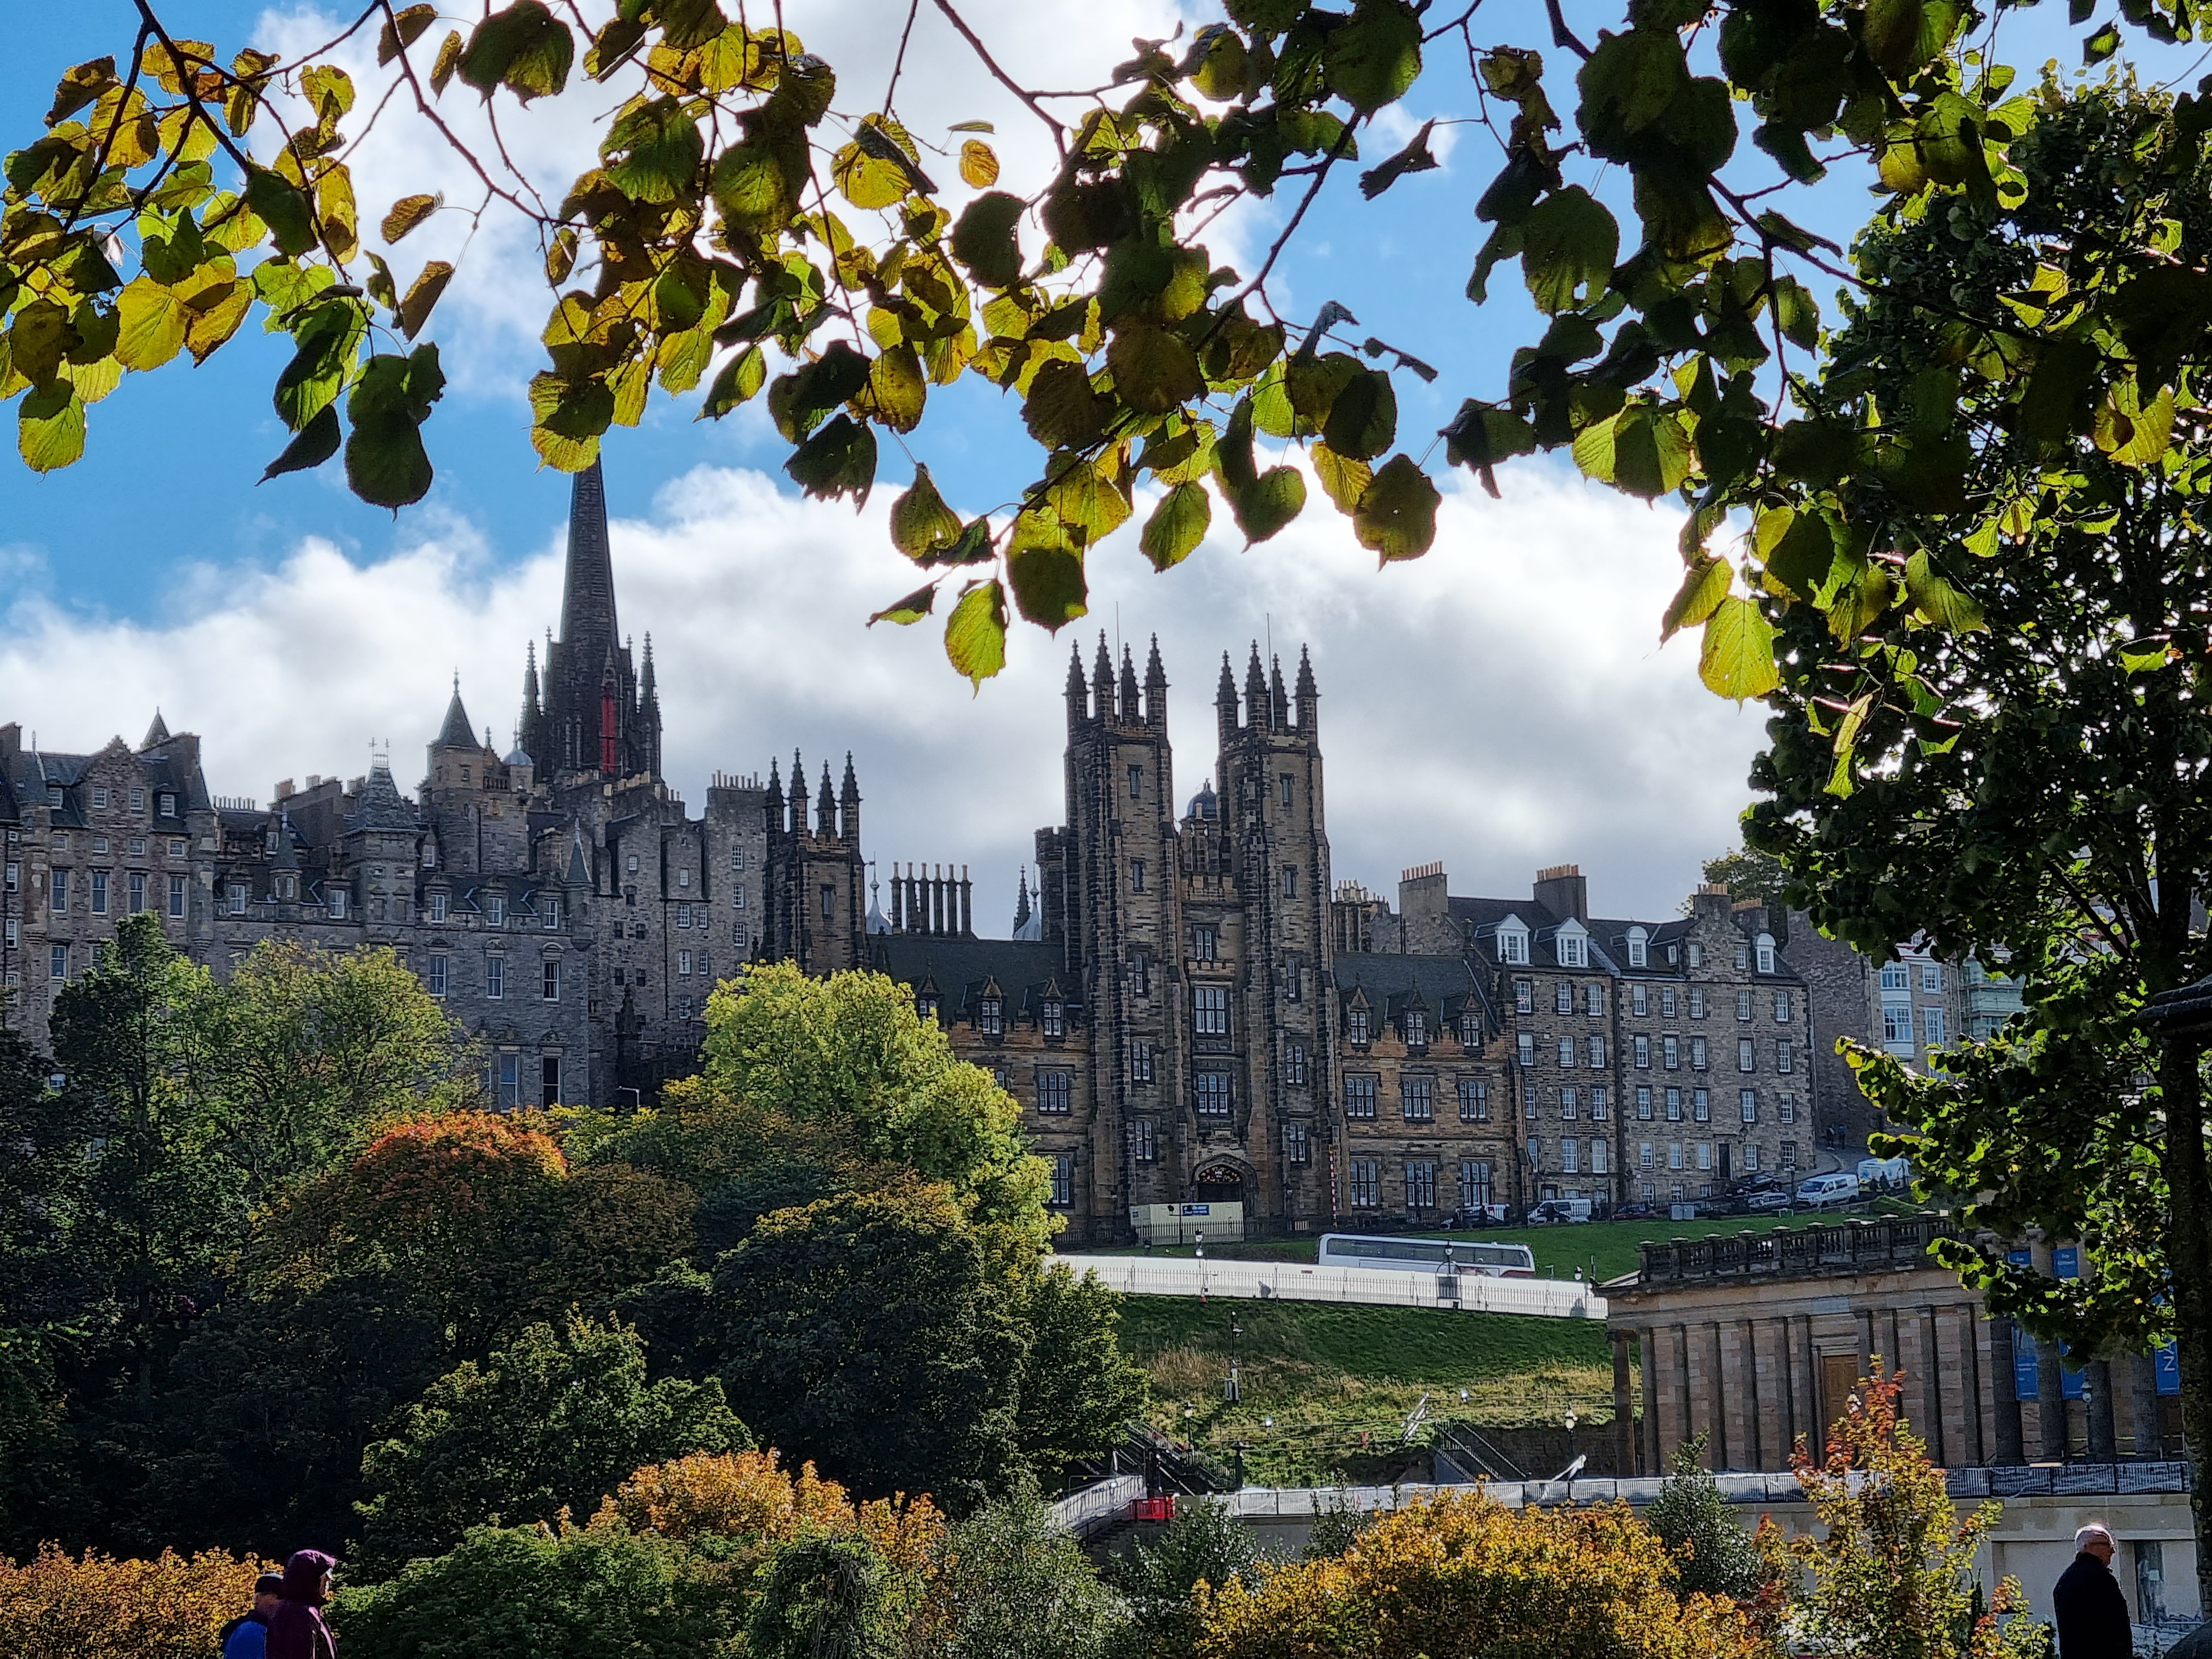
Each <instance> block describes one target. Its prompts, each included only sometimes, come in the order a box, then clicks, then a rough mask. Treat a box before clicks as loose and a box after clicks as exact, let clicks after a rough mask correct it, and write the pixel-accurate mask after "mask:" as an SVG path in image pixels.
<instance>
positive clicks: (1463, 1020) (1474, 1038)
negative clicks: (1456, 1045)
mask: <svg viewBox="0 0 2212 1659" xmlns="http://www.w3.org/2000/svg"><path fill="white" fill-rule="evenodd" d="M1459 1040H1460V1044H1461V1046H1462V1048H1474V1046H1475V1045H1476V1044H1478V1043H1480V1042H1481V1041H1482V1022H1481V1021H1480V1020H1478V1019H1477V1018H1475V1017H1474V1015H1473V1014H1462V1015H1461V1016H1460V1017H1459Z"/></svg>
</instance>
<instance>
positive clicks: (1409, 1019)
mask: <svg viewBox="0 0 2212 1659" xmlns="http://www.w3.org/2000/svg"><path fill="white" fill-rule="evenodd" d="M1406 1046H1407V1048H1427V1047H1428V1046H1429V1016H1428V1012H1427V1011H1426V1010H1425V1009H1421V1008H1408V1009H1407V1010H1406Z"/></svg>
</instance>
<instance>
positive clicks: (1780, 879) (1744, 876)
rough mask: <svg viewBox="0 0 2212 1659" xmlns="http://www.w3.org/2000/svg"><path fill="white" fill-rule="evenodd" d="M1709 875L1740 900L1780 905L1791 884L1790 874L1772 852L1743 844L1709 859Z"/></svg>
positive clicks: (1709, 879)
mask: <svg viewBox="0 0 2212 1659" xmlns="http://www.w3.org/2000/svg"><path fill="white" fill-rule="evenodd" d="M1703 867H1704V871H1705V879H1706V880H1707V881H1709V882H1711V883H1712V884H1715V885H1716V886H1719V887H1725V888H1727V889H1728V890H1729V897H1730V898H1732V899H1734V900H1735V902H1737V903H1739V904H1742V903H1746V902H1751V903H1758V904H1765V905H1772V906H1779V905H1781V904H1782V903H1783V902H1784V894H1785V893H1786V892H1787V890H1788V889H1789V886H1790V875H1789V872H1787V871H1785V870H1784V869H1783V867H1782V866H1781V863H1780V862H1779V861H1778V860H1776V859H1775V858H1774V857H1773V856H1772V855H1771V854H1767V853H1754V852H1753V851H1752V850H1751V849H1750V848H1743V847H1740V848H1736V850H1735V851H1734V852H1732V853H1723V854H1721V855H1720V856H1719V857H1718V858H1712V859H1707V860H1705V865H1704V866H1703Z"/></svg>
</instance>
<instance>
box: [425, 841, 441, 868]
mask: <svg viewBox="0 0 2212 1659" xmlns="http://www.w3.org/2000/svg"><path fill="white" fill-rule="evenodd" d="M422 867H423V868H424V869H425V870H435V869H436V868H437V867H438V843H437V842H435V841H425V842H423V843H422Z"/></svg>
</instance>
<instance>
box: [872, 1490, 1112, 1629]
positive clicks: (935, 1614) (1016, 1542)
mask: <svg viewBox="0 0 2212 1659" xmlns="http://www.w3.org/2000/svg"><path fill="white" fill-rule="evenodd" d="M1125 1617H1126V1614H1125V1612H1124V1609H1123V1607H1122V1603H1121V1598H1120V1597H1118V1596H1116V1595H1114V1593H1113V1592H1112V1591H1110V1590H1109V1589H1107V1588H1106V1587H1105V1586H1104V1585H1103V1584H1102V1583H1100V1582H1099V1580H1098V1574H1097V1571H1096V1570H1095V1569H1094V1568H1093V1567H1092V1566H1091V1562H1090V1560H1089V1559H1088V1558H1087V1557H1085V1554H1084V1553H1083V1547H1082V1546H1081V1545H1079V1544H1078V1543H1077V1542H1076V1541H1075V1540H1074V1539H1073V1537H1071V1536H1070V1535H1069V1534H1068V1533H1067V1532H1066V1529H1065V1528H1062V1527H1061V1526H1060V1524H1059V1523H1058V1522H1056V1521H1055V1520H1054V1518H1053V1513H1052V1510H1051V1509H1050V1508H1049V1507H1048V1505H1047V1504H1045V1503H1044V1501H1043V1500H1042V1498H1039V1497H1038V1496H1037V1495H1036V1491H1035V1490H1034V1489H1032V1488H1029V1487H1024V1489H1023V1490H1021V1491H1019V1492H1015V1493H1014V1494H1013V1495H1012V1497H1010V1498H1003V1499H1001V1500H1000V1501H999V1502H997V1503H994V1504H987V1505H986V1506H985V1507H984V1508H983V1509H981V1510H978V1511H977V1512H976V1513H975V1515H973V1516H970V1517H969V1519H967V1520H965V1521H963V1522H958V1523H957V1525H955V1526H954V1527H953V1528H951V1531H950V1533H948V1534H946V1535H945V1539H944V1541H943V1543H942V1545H941V1547H939V1549H938V1551H937V1552H936V1555H935V1559H934V1560H933V1561H932V1563H931V1564H930V1566H929V1588H928V1591H927V1596H926V1599H925V1603H924V1607H923V1612H922V1615H921V1620H920V1621H919V1626H918V1630H917V1636H918V1638H919V1639H918V1640H917V1641H915V1644H914V1646H915V1648H916V1649H917V1650H918V1651H919V1652H920V1653H921V1655H923V1656H926V1659H1096V1656H1097V1655H1098V1654H1100V1653H1102V1652H1103V1651H1104V1650H1105V1647H1106V1644H1107V1641H1108V1639H1109V1638H1110V1637H1111V1636H1112V1635H1113V1633H1114V1632H1115V1630H1116V1629H1117V1628H1118V1627H1119V1626H1121V1623H1122V1622H1123V1620H1124V1618H1125Z"/></svg>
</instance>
